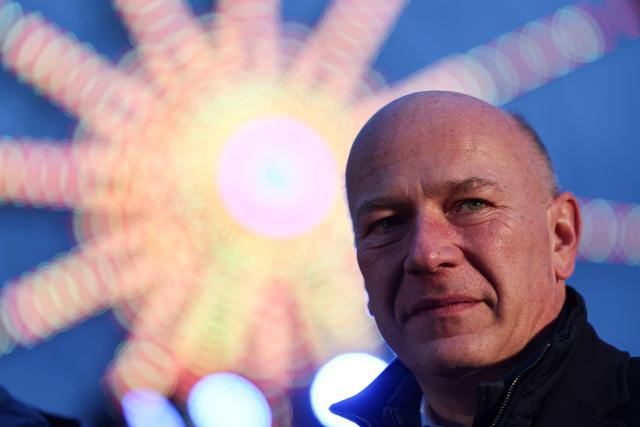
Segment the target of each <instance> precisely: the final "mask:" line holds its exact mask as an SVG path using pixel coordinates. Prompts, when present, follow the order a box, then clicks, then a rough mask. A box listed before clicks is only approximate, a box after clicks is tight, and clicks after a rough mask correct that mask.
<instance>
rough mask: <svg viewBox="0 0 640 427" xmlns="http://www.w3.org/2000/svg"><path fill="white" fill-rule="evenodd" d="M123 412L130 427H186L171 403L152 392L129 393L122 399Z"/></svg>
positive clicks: (135, 391)
mask: <svg viewBox="0 0 640 427" xmlns="http://www.w3.org/2000/svg"><path fill="white" fill-rule="evenodd" d="M122 412H123V414H124V418H125V420H126V421H127V425H128V426H129V427H149V426H154V427H185V424H184V422H183V421H182V418H180V415H179V414H178V411H177V410H176V408H175V407H174V406H173V405H172V404H171V402H169V401H168V400H167V399H166V398H165V397H164V396H162V395H161V394H158V393H156V392H153V391H150V390H134V391H130V392H129V393H127V394H126V395H125V396H124V397H123V398H122Z"/></svg>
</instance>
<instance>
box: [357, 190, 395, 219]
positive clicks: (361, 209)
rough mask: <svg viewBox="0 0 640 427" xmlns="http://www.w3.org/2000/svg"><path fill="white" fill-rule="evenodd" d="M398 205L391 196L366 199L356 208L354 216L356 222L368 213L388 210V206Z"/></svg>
mask: <svg viewBox="0 0 640 427" xmlns="http://www.w3.org/2000/svg"><path fill="white" fill-rule="evenodd" d="M398 203H399V202H398V199H397V198H396V197H394V196H392V195H391V196H379V197H373V198H371V199H367V200H365V201H364V202H362V203H361V204H360V206H358V208H357V209H356V215H355V219H356V222H357V220H358V219H360V218H361V217H362V216H364V215H366V214H368V213H370V212H373V211H377V210H380V209H383V208H388V207H390V206H394V205H397V204H398Z"/></svg>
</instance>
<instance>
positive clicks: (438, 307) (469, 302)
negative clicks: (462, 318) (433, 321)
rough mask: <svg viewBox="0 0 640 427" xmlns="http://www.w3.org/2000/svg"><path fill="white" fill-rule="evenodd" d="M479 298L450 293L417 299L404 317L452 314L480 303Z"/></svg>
mask: <svg viewBox="0 0 640 427" xmlns="http://www.w3.org/2000/svg"><path fill="white" fill-rule="evenodd" d="M480 302H481V300H479V299H477V298H473V297H469V296H465V295H451V296H448V297H444V298H431V299H426V300H422V301H418V302H417V303H415V304H414V305H412V306H411V308H410V309H409V311H407V314H406V319H409V318H411V317H414V316H418V315H446V314H453V313H457V312H460V311H463V310H466V309H468V308H471V307H473V306H475V305H476V304H478V303H480Z"/></svg>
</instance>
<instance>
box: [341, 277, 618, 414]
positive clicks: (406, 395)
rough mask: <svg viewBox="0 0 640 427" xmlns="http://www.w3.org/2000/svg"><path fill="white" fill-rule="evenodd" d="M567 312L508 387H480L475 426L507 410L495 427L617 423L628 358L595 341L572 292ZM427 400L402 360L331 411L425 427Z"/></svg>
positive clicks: (507, 380) (507, 381) (510, 378)
mask: <svg viewBox="0 0 640 427" xmlns="http://www.w3.org/2000/svg"><path fill="white" fill-rule="evenodd" d="M562 313H563V314H562V315H561V316H560V317H559V319H558V321H557V325H556V327H555V329H554V332H553V334H552V336H551V338H550V340H549V342H548V345H547V346H545V347H544V354H543V353H540V354H538V355H536V357H534V358H533V359H532V360H531V361H529V362H527V363H525V364H524V365H523V366H522V367H521V368H519V369H518V370H516V372H514V373H513V374H511V375H508V376H507V377H505V379H504V380H503V381H500V382H497V383H494V384H483V385H480V386H479V387H478V402H479V405H478V406H479V414H478V416H477V417H476V422H475V423H474V425H478V426H483V425H490V421H491V420H493V419H495V417H496V412H497V411H498V410H499V408H500V407H501V406H503V405H504V406H505V408H504V413H503V415H502V416H501V419H500V422H499V423H497V425H505V423H506V422H507V420H510V419H511V420H522V421H523V422H522V423H520V424H522V425H530V424H531V422H532V421H531V420H532V419H533V418H534V416H535V417H536V419H537V420H540V422H542V420H545V419H546V418H545V417H548V420H549V421H548V422H547V423H546V424H544V423H543V424H540V425H554V424H557V423H556V422H555V421H556V420H557V419H558V416H559V415H560V416H562V415H563V414H564V415H565V416H568V417H574V416H575V414H576V413H582V417H583V419H584V420H591V421H589V422H591V424H588V425H589V426H614V425H616V426H617V425H619V424H615V423H613V424H612V423H608V421H607V420H606V413H607V412H608V411H609V410H611V409H613V408H615V407H616V406H618V405H620V404H622V403H624V402H626V401H628V400H629V390H628V385H627V369H628V359H629V356H628V354H626V353H623V352H620V351H619V350H617V349H615V348H614V347H612V346H610V345H608V344H606V343H604V342H603V341H601V340H600V339H599V338H598V337H597V335H596V334H595V331H594V330H593V328H592V327H591V325H589V324H588V323H587V320H586V317H587V316H586V308H585V305H584V300H583V299H582V297H581V296H580V295H579V294H578V292H577V291H575V290H574V289H573V288H570V287H568V286H567V301H566V303H565V307H564V309H563V312H562ZM534 362H535V366H532V365H533V364H534ZM515 378H518V380H517V381H518V383H517V384H516V387H515V388H514V392H513V393H512V397H511V401H508V402H506V405H505V394H506V393H505V392H506V390H507V389H508V388H510V387H511V386H512V384H513V382H514V380H515ZM549 397H552V398H549ZM421 398H422V391H421V389H420V386H419V385H418V383H417V381H416V379H415V377H414V376H413V374H412V373H411V372H410V371H409V370H408V368H406V367H405V366H404V365H403V364H402V363H401V362H400V361H399V360H398V359H396V360H394V361H393V362H392V363H391V364H390V365H389V366H388V367H387V368H386V369H385V370H384V371H383V372H382V373H381V374H380V375H379V376H378V378H376V380H374V381H373V382H372V383H371V384H370V385H369V386H368V387H367V388H365V389H364V390H363V391H362V392H360V393H359V394H357V395H355V396H353V397H351V398H349V399H346V400H343V401H341V402H338V403H336V404H334V405H332V406H331V411H332V412H334V413H335V414H337V415H340V416H343V417H345V418H347V419H350V420H352V421H354V422H355V423H357V424H358V425H360V426H364V427H387V426H393V427H419V426H420V416H419V406H420V400H421ZM543 400H544V401H545V405H544V407H543V406H542V403H543ZM566 419H571V418H566ZM526 420H529V421H528V422H527V421H526ZM537 422H538V421H537ZM586 426H587V424H585V427H586Z"/></svg>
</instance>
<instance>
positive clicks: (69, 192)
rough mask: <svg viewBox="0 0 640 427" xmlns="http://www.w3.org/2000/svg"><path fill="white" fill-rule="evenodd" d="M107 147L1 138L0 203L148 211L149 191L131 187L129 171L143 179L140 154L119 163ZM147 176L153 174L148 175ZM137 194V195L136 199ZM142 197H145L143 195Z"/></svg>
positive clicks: (117, 155)
mask: <svg viewBox="0 0 640 427" xmlns="http://www.w3.org/2000/svg"><path fill="white" fill-rule="evenodd" d="M124 149H125V148H124V147H121V148H120V149H116V148H115V147H111V146H109V145H105V144H101V143H94V142H86V143H74V144H68V143H54V142H46V141H24V140H13V139H9V138H2V139H0V200H5V201H12V202H16V203H21V204H28V205H32V206H52V207H71V208H76V209H93V210H107V211H109V210H113V209H115V208H116V207H117V208H118V209H124V210H127V211H135V210H136V209H138V210H139V209H142V208H148V206H149V204H150V203H151V199H152V198H153V197H156V199H158V197H160V196H158V195H157V194H156V195H152V192H150V190H151V188H148V189H146V190H144V191H143V190H138V188H139V187H140V186H139V185H136V186H134V185H132V183H131V182H130V181H131V180H130V176H131V174H132V173H133V169H135V170H136V173H138V174H139V175H144V168H145V163H144V162H141V160H140V158H141V157H142V154H138V155H132V152H133V151H134V150H133V149H131V148H127V150H128V151H129V154H130V155H129V158H128V159H127V160H123V159H122V156H121V155H122V154H123V150H124ZM149 173H152V172H149ZM140 193H142V194H140ZM145 194H146V195H145Z"/></svg>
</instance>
